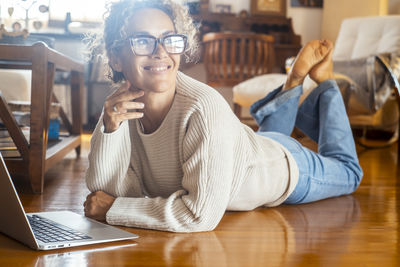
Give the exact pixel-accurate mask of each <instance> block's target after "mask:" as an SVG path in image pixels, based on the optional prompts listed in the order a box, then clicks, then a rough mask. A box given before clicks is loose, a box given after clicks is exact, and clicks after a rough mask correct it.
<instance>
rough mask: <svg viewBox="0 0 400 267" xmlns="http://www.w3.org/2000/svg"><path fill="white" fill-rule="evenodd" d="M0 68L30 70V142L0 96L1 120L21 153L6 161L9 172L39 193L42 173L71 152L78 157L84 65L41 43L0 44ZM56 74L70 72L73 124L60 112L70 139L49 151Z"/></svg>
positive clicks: (55, 100) (63, 140) (41, 187)
mask: <svg viewBox="0 0 400 267" xmlns="http://www.w3.org/2000/svg"><path fill="white" fill-rule="evenodd" d="M0 68H7V69H30V70H32V81H31V114H30V140H26V138H25V136H24V135H23V134H22V132H21V130H20V128H19V127H18V125H17V123H16V121H15V119H14V117H13V116H12V115H11V111H10V109H9V107H8V105H7V103H6V101H5V100H4V98H3V97H0V118H1V119H2V121H3V123H4V124H5V126H6V128H7V130H8V131H9V133H10V136H11V137H12V139H13V141H14V143H15V145H16V147H17V149H18V151H19V152H20V154H21V157H20V158H9V159H6V164H7V167H8V169H9V171H10V172H11V173H12V174H14V175H23V176H27V177H28V178H29V180H30V183H31V186H32V189H33V191H34V192H35V193H42V192H43V184H44V173H45V172H46V171H47V170H48V169H49V168H50V167H51V166H53V165H54V164H55V163H56V162H57V161H59V160H60V159H62V158H63V157H64V156H65V155H66V154H67V153H68V152H69V151H70V150H71V149H75V150H76V152H77V154H78V156H79V154H80V144H81V133H82V119H81V111H82V93H83V87H84V78H83V72H84V66H83V64H81V63H78V62H76V61H74V60H72V59H70V58H68V57H67V56H65V55H63V54H61V53H58V52H57V51H55V50H53V49H50V48H48V47H47V46H46V45H45V44H44V43H36V44H34V45H32V46H21V45H0ZM56 71H64V72H68V73H70V81H71V82H70V84H71V105H72V108H71V110H72V121H70V120H69V119H68V116H67V115H66V114H65V112H64V111H63V109H61V110H60V117H61V119H62V122H63V124H64V126H65V128H66V129H67V130H68V132H69V136H68V137H66V138H62V139H61V140H60V141H59V142H58V143H57V144H56V145H54V146H52V147H51V148H49V149H48V131H49V114H50V106H51V103H52V102H58V101H57V99H56V97H55V95H54V94H53V83H54V75H55V72H56ZM11 90H12V88H11Z"/></svg>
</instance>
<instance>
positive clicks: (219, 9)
mask: <svg viewBox="0 0 400 267" xmlns="http://www.w3.org/2000/svg"><path fill="white" fill-rule="evenodd" d="M215 12H216V13H226V14H229V13H231V5H223V4H216V5H215Z"/></svg>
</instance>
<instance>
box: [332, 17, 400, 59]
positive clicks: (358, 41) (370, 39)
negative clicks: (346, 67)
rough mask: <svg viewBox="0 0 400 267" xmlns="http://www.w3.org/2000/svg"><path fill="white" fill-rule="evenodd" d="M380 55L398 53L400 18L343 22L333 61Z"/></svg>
mask: <svg viewBox="0 0 400 267" xmlns="http://www.w3.org/2000/svg"><path fill="white" fill-rule="evenodd" d="M381 53H400V16H384V17H359V18H349V19H345V20H343V22H342V24H341V26H340V31H339V35H338V37H337V39H336V44H335V51H334V53H333V59H334V60H349V59H358V58H363V57H368V56H370V55H377V54H381Z"/></svg>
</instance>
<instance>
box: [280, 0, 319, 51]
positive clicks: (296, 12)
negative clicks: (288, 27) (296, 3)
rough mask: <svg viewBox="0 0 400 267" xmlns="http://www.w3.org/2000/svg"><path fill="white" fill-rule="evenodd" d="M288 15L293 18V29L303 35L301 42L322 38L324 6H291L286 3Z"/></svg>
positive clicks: (288, 1)
mask: <svg viewBox="0 0 400 267" xmlns="http://www.w3.org/2000/svg"><path fill="white" fill-rule="evenodd" d="M286 10H287V13H286V15H287V17H289V18H292V24H293V30H294V32H295V33H296V34H298V35H300V36H301V43H302V44H305V43H307V42H308V41H311V40H316V39H321V29H322V28H321V26H322V8H304V7H291V6H290V0H287V3H286Z"/></svg>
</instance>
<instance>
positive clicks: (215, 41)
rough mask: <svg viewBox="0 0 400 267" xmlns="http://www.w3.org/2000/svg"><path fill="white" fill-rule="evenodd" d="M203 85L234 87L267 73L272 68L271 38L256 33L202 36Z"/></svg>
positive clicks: (224, 33)
mask: <svg viewBox="0 0 400 267" xmlns="http://www.w3.org/2000/svg"><path fill="white" fill-rule="evenodd" d="M203 45H204V51H203V52H204V54H203V59H204V64H205V68H206V74H207V83H208V84H209V85H212V86H234V85H236V84H238V83H240V82H242V81H244V80H247V79H249V78H252V77H254V76H257V75H260V74H265V73H269V72H271V71H272V68H273V65H274V58H275V55H274V38H273V37H272V36H270V35H266V34H256V33H233V32H220V33H207V34H205V35H204V36H203Z"/></svg>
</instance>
